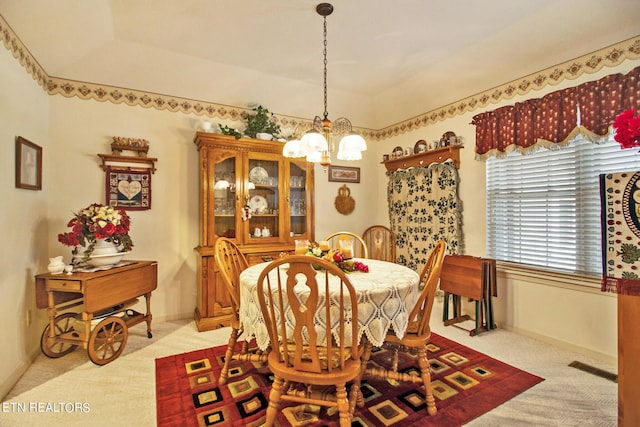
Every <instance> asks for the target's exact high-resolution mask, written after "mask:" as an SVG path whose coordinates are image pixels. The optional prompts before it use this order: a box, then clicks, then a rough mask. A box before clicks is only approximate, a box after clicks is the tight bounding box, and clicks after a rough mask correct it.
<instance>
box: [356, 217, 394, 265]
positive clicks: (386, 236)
mask: <svg viewBox="0 0 640 427" xmlns="http://www.w3.org/2000/svg"><path fill="white" fill-rule="evenodd" d="M362 240H364V242H365V244H366V245H367V249H368V252H369V258H371V259H379V260H381V261H388V262H396V235H395V234H394V233H393V231H391V229H390V228H389V227H385V226H384V225H372V226H371V227H369V228H367V229H366V230H364V233H362Z"/></svg>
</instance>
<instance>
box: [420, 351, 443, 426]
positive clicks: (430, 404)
mask: <svg viewBox="0 0 640 427" xmlns="http://www.w3.org/2000/svg"><path fill="white" fill-rule="evenodd" d="M418 364H419V365H420V374H421V375H422V383H423V384H424V400H425V402H426V404H427V412H428V413H429V415H432V416H433V415H435V414H436V413H437V412H438V408H436V401H435V399H434V398H433V390H432V388H431V368H430V366H429V359H428V358H427V350H426V349H425V348H424V347H420V348H419V349H418Z"/></svg>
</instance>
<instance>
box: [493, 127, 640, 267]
mask: <svg viewBox="0 0 640 427" xmlns="http://www.w3.org/2000/svg"><path fill="white" fill-rule="evenodd" d="M486 166H487V178H486V179H487V183H486V184H487V193H486V197H487V254H488V256H490V257H492V258H495V259H497V260H502V261H509V262H516V263H522V264H526V265H529V266H535V267H538V268H542V269H548V270H552V271H559V272H563V273H573V274H586V275H591V276H600V275H601V274H602V258H601V252H602V249H601V236H600V187H599V180H598V176H599V175H600V174H603V173H607V172H622V171H635V170H640V155H639V154H638V150H637V149H628V150H621V149H620V146H619V145H618V143H617V142H615V141H614V140H613V138H609V140H608V141H607V143H605V144H594V143H592V142H590V141H587V140H584V139H582V138H580V139H577V140H574V141H573V142H571V143H570V144H569V145H567V146H565V147H557V148H555V147H554V149H552V150H548V149H541V150H540V151H537V152H535V153H531V154H527V155H521V154H520V153H517V152H510V153H509V154H508V155H507V156H506V157H503V158H496V157H493V158H490V159H488V160H487V165H486Z"/></svg>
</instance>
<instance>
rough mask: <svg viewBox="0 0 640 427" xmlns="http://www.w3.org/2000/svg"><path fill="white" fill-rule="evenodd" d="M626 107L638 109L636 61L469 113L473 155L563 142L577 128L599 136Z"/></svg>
mask: <svg viewBox="0 0 640 427" xmlns="http://www.w3.org/2000/svg"><path fill="white" fill-rule="evenodd" d="M630 108H635V109H640V67H636V68H634V69H633V70H631V71H630V72H629V73H628V74H626V75H623V74H613V75H609V76H606V77H604V78H602V79H600V80H596V81H594V82H587V83H584V84H581V85H579V86H575V87H571V88H568V89H564V90H559V91H556V92H551V93H549V94H547V95H545V96H544V97H542V98H536V99H529V100H527V101H524V102H518V103H516V104H515V105H508V106H505V107H501V108H498V109H496V110H493V111H486V112H484V113H480V114H478V115H476V116H474V117H473V122H472V123H473V124H474V125H475V126H476V158H479V159H484V158H487V157H490V156H499V155H504V154H505V152H506V151H507V150H511V149H517V150H520V151H526V150H527V149H531V148H532V147H534V146H535V145H536V144H543V145H545V146H553V144H561V143H567V142H568V141H569V140H571V139H572V138H573V137H575V136H576V135H578V134H582V135H583V136H584V137H585V138H587V139H590V140H591V141H593V142H599V141H601V140H603V139H606V136H607V135H608V133H609V126H610V125H611V124H612V123H613V121H614V120H615V117H616V116H617V115H618V114H619V113H621V112H622V111H624V110H627V109H630Z"/></svg>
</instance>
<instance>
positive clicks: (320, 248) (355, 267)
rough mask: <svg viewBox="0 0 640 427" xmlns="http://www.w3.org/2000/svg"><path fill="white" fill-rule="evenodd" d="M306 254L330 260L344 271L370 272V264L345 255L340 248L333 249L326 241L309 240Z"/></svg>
mask: <svg viewBox="0 0 640 427" xmlns="http://www.w3.org/2000/svg"><path fill="white" fill-rule="evenodd" d="M305 255H308V256H314V257H317V258H322V259H324V260H325V261H329V262H330V263H333V264H335V265H337V266H338V267H340V269H341V270H342V271H344V272H347V273H349V272H352V271H361V272H363V273H368V272H369V266H368V265H366V264H364V263H363V262H361V261H356V260H354V259H353V258H351V257H349V258H347V257H345V255H344V253H343V252H342V251H341V250H340V249H331V248H329V244H328V243H327V242H326V241H322V242H320V243H317V242H309V243H308V247H307V251H306V253H305Z"/></svg>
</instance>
